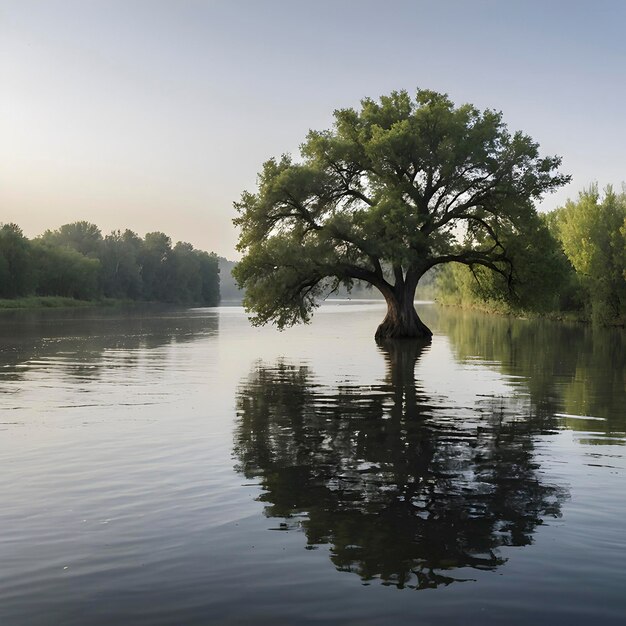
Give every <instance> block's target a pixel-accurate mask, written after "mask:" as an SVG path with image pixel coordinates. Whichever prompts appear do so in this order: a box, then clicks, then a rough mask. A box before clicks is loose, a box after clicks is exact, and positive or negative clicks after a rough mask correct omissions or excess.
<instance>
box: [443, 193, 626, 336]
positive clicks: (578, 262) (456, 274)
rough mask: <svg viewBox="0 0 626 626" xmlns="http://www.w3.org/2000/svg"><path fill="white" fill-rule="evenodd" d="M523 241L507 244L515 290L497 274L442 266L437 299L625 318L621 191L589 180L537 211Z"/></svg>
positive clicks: (625, 204) (625, 228)
mask: <svg viewBox="0 0 626 626" xmlns="http://www.w3.org/2000/svg"><path fill="white" fill-rule="evenodd" d="M540 217H541V220H542V224H541V226H540V228H538V229H537V231H536V233H535V241H534V245H533V246H532V249H531V247H530V246H529V245H528V243H527V242H525V241H523V240H522V239H521V238H520V240H519V244H520V245H519V247H518V248H517V249H516V250H515V256H516V257H517V258H516V260H517V263H516V268H517V275H516V277H515V278H516V281H515V284H516V286H515V288H514V289H513V290H511V289H509V287H510V285H507V284H506V281H505V280H504V279H503V277H502V276H500V275H498V274H495V273H493V272H489V271H486V270H484V268H478V267H476V268H471V267H466V266H460V265H450V266H448V267H446V268H444V270H443V271H441V272H440V274H439V276H438V279H437V286H438V299H439V300H440V301H442V302H444V303H449V304H468V305H475V306H482V307H485V308H488V309H500V310H513V311H514V310H515V309H518V310H519V309H521V308H522V304H521V303H524V308H526V309H533V310H536V311H544V312H577V313H578V314H579V316H580V317H584V318H587V319H591V320H593V321H596V322H599V323H604V324H610V323H615V322H616V321H620V320H621V321H623V320H624V318H625V317H626V189H624V190H622V192H621V193H616V192H615V191H614V190H613V188H612V187H610V186H609V187H607V188H606V189H605V190H604V193H602V194H601V193H600V192H599V191H598V186H597V185H591V186H590V187H589V188H588V189H585V190H583V191H582V192H581V193H580V194H579V195H578V198H577V199H576V200H568V201H567V202H566V203H565V205H564V206H562V207H560V208H557V209H555V210H554V211H551V212H549V213H545V214H542V215H541V216H540Z"/></svg>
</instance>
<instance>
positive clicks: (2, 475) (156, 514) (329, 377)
mask: <svg viewBox="0 0 626 626" xmlns="http://www.w3.org/2000/svg"><path fill="white" fill-rule="evenodd" d="M420 313H421V314H422V313H423V317H424V319H425V321H426V323H427V324H428V325H429V326H430V327H431V328H432V329H433V330H434V331H435V337H434V339H433V342H432V344H430V345H418V344H411V343H407V344H403V346H402V347H397V346H396V347H394V346H391V347H388V348H387V349H381V348H379V347H378V346H376V344H375V343H374V341H373V332H374V330H375V328H376V325H377V324H378V323H379V322H380V320H381V319H382V317H383V315H384V309H383V305H381V304H380V303H356V302H355V301H352V302H337V303H332V304H327V305H324V306H323V307H322V308H321V309H320V310H319V311H318V313H317V314H316V317H315V319H314V321H313V323H312V324H311V325H310V326H304V327H298V328H294V329H290V330H288V331H285V332H283V333H279V332H277V331H275V330H274V329H272V328H262V329H255V328H252V327H250V325H249V324H248V321H247V319H246V317H245V314H244V313H243V311H242V310H241V309H239V308H237V307H222V308H216V309H192V310H173V309H163V310H160V311H155V310H154V309H151V310H145V311H142V310H138V309H134V310H132V311H128V312H119V311H95V310H89V311H70V312H67V313H65V312H59V311H50V312H31V313H28V314H25V313H12V314H9V315H3V316H0V468H1V469H2V471H1V472H0V496H1V497H2V503H3V506H2V508H1V509H0V527H1V528H2V530H3V532H2V535H1V536H0V562H1V563H2V568H0V622H2V623H7V624H56V623H59V624H61V623H62V624H111V623H116V624H206V623H219V624H243V623H246V624H248V623H254V624H277V623H300V624H322V623H324V624H335V623H348V624H350V623H355V624H356V623H358V624H388V623H390V621H393V620H400V619H401V620H405V621H406V620H407V619H411V620H417V619H418V618H419V620H420V621H421V622H423V623H435V622H437V623H444V624H445V623H460V622H465V623H493V624H500V623H503V622H506V623H512V624H523V623H529V622H530V621H533V622H536V623H546V624H547V623H565V622H567V623H570V624H572V623H573V624H576V623H580V624H582V623H585V624H587V623H588V622H589V621H590V620H591V619H592V620H593V621H595V622H598V623H605V624H606V623H616V624H617V623H621V622H622V620H623V615H624V612H625V611H626V600H625V599H624V594H623V590H624V589H625V588H626V572H625V570H624V568H623V562H624V557H626V539H625V538H624V533H623V519H624V516H625V514H626V498H625V496H624V493H625V491H624V479H625V475H626V454H625V451H626V447H624V446H625V444H626V411H625V409H624V407H625V406H626V389H625V381H626V345H625V343H626V338H625V335H624V331H614V330H593V329H592V328H590V327H584V326H567V325H563V324H553V323H547V322H537V321H524V320H511V319H508V318H505V317H495V316H483V315H480V314H475V313H466V312H461V311H458V310H452V309H449V310H446V309H439V308H437V307H435V306H433V305H422V307H421V310H420Z"/></svg>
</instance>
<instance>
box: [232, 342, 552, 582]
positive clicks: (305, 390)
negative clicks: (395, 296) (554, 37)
mask: <svg viewBox="0 0 626 626" xmlns="http://www.w3.org/2000/svg"><path fill="white" fill-rule="evenodd" d="M419 353H420V349H419V348H417V347H416V346H413V347H411V345H410V344H403V346H402V347H399V348H398V347H396V349H395V350H391V351H389V350H388V351H387V353H386V357H387V360H388V365H389V373H388V376H387V379H386V381H385V382H384V383H383V384H381V385H378V386H375V387H366V388H363V387H351V386H348V385H344V386H341V387H338V388H337V389H334V390H329V389H327V388H324V387H322V386H320V385H318V384H317V383H316V382H315V378H314V375H313V373H312V372H311V371H310V370H309V369H308V368H307V367H304V366H299V367H296V366H291V365H288V364H286V363H284V362H279V363H277V364H276V365H275V366H274V367H266V366H259V367H258V368H257V369H256V371H254V372H253V374H251V376H250V377H249V379H247V380H246V381H244V382H243V384H242V386H241V388H240V390H239V393H238V398H237V406H238V414H239V418H240V419H239V423H238V427H237V431H236V435H235V439H236V441H235V451H236V455H237V457H238V460H239V466H238V468H239V470H240V471H242V472H243V473H244V474H245V475H246V476H247V477H252V476H258V477H260V478H261V480H262V485H263V488H264V494H263V496H262V500H263V501H265V502H267V503H268V506H267V508H266V513H267V515H269V516H272V517H284V518H290V517H293V516H303V517H304V518H305V521H303V522H302V527H303V528H304V530H305V532H306V535H307V540H308V544H309V546H313V545H315V544H323V543H330V544H332V550H331V555H332V556H331V558H332V561H333V563H334V564H335V566H336V567H337V568H338V569H340V570H342V571H353V572H355V573H357V574H358V575H359V576H360V577H361V578H362V579H364V580H370V579H374V578H380V579H381V581H382V582H383V584H390V585H396V586H398V587H413V588H426V587H436V586H439V585H441V584H449V583H451V582H454V581H455V580H462V579H463V578H467V574H468V572H467V571H464V572H456V574H455V570H460V569H461V568H475V569H488V570H491V569H495V568H496V567H498V566H499V565H500V564H502V563H503V562H504V560H505V559H504V558H503V557H502V556H501V555H500V553H499V550H498V548H500V547H501V546H508V545H511V546H520V545H526V544H529V543H531V542H532V535H533V532H534V529H535V527H536V526H537V525H538V524H540V523H541V521H542V518H543V517H545V516H558V515H559V514H560V501H561V500H562V498H563V495H564V493H563V492H562V491H561V490H560V489H559V488H557V487H554V486H551V485H547V484H544V483H543V482H542V481H541V480H540V476H539V474H538V472H537V465H536V463H535V461H534V459H533V445H532V435H533V433H534V432H535V428H536V424H535V421H534V419H532V418H528V419H515V418H513V417H512V415H511V414H510V412H509V411H508V410H507V407H506V405H501V406H497V407H486V408H485V410H484V411H483V412H482V413H479V412H469V411H465V412H464V413H463V414H455V413H454V412H452V411H451V410H450V409H445V408H441V407H438V406H437V404H436V402H435V401H434V399H429V398H427V397H426V396H425V394H424V392H423V390H422V389H421V388H420V387H419V386H417V385H416V384H415V382H414V378H413V368H414V365H415V361H416V359H417V358H418V357H419Z"/></svg>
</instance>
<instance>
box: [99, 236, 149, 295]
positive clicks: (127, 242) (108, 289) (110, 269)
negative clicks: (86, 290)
mask: <svg viewBox="0 0 626 626" xmlns="http://www.w3.org/2000/svg"><path fill="white" fill-rule="evenodd" d="M141 245H142V241H141V239H140V238H139V237H138V236H137V234H136V233H134V232H133V231H132V230H129V229H126V230H125V231H124V232H123V233H122V232H121V231H119V230H114V231H112V232H111V234H110V235H107V236H106V237H105V238H104V242H103V245H102V254H101V257H100V261H101V263H102V269H101V283H102V291H103V293H104V295H105V296H107V297H110V298H132V299H138V298H139V296H140V294H141V275H140V271H139V270H140V268H139V254H140V252H141Z"/></svg>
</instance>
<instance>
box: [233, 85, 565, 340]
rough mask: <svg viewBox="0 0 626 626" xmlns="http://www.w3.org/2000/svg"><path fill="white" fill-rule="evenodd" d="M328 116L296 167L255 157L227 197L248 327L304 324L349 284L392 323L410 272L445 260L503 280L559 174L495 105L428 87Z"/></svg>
mask: <svg viewBox="0 0 626 626" xmlns="http://www.w3.org/2000/svg"><path fill="white" fill-rule="evenodd" d="M334 115H335V124H334V127H333V129H332V130H328V131H321V132H318V131H311V132H310V133H309V135H308V136H307V139H306V141H305V143H304V144H303V145H302V147H301V159H300V160H299V161H294V160H293V159H292V158H291V157H290V156H283V157H282V158H280V159H271V160H269V161H267V162H266V163H265V164H264V165H263V169H262V171H261V173H260V175H259V182H258V190H257V192H256V193H248V192H244V193H243V194H242V197H241V201H240V202H238V203H236V205H235V206H236V208H237V210H238V212H239V216H238V217H237V218H236V219H235V220H234V222H235V224H236V225H237V226H239V228H240V238H239V244H238V248H239V250H241V251H242V252H243V253H244V256H243V259H242V261H241V263H239V264H238V266H237V267H236V268H235V271H234V274H235V277H236V279H237V281H238V282H239V284H240V286H242V287H245V289H246V295H245V299H244V303H245V305H246V307H247V308H248V310H249V311H251V312H252V313H253V314H254V317H253V322H255V323H258V324H262V323H266V322H274V323H276V324H277V325H278V326H279V327H284V326H288V325H290V324H294V323H296V322H298V321H307V320H308V319H309V318H310V315H311V312H312V310H313V309H314V307H315V306H316V304H317V301H318V299H319V298H320V297H322V296H324V295H325V294H326V293H328V291H329V289H333V288H335V287H337V286H338V285H339V284H344V285H348V286H350V285H351V284H352V283H353V281H355V280H362V281H364V282H367V283H370V284H372V285H373V286H375V287H376V288H377V289H379V290H380V291H381V293H382V294H383V295H384V296H385V298H386V300H387V303H388V305H389V307H390V313H388V317H389V316H390V315H391V314H393V315H392V317H393V318H394V319H391V318H390V323H392V325H393V323H396V321H397V320H399V319H400V318H402V320H404V322H406V319H405V317H406V316H407V315H408V316H409V317H410V316H411V315H415V311H414V309H413V304H412V303H413V297H414V294H415V289H416V287H417V284H418V282H419V280H420V279H421V277H422V276H423V275H424V274H426V272H428V271H429V270H430V269H431V268H433V267H436V266H438V265H442V264H447V263H451V262H457V263H461V264H464V265H466V266H468V267H470V268H472V269H474V270H475V269H476V268H488V269H489V270H491V271H494V272H496V273H498V274H500V275H501V276H502V277H503V278H504V279H505V280H506V282H507V283H508V284H512V283H514V282H515V280H516V275H515V273H514V271H513V269H514V258H513V257H514V256H515V254H516V251H515V250H514V249H513V248H515V247H518V248H519V247H520V244H518V238H520V237H522V238H523V237H526V236H527V233H528V230H529V225H530V230H531V231H533V232H534V230H533V229H535V210H534V206H533V203H534V201H536V200H538V199H539V198H540V197H541V196H542V195H543V194H544V193H546V192H549V191H552V190H553V189H555V188H557V187H559V186H560V185H562V184H563V183H565V182H566V181H567V180H568V177H566V176H563V175H560V174H556V173H555V170H556V169H557V167H558V166H559V164H560V159H559V158H558V157H541V156H540V155H539V148H538V145H537V144H536V143H535V142H534V141H533V140H532V139H531V138H530V137H528V136H527V135H524V134H523V133H521V132H516V133H510V132H509V131H508V130H507V127H506V125H505V124H504V123H503V121H502V116H501V114H500V113H498V112H495V111H492V110H486V111H479V110H478V109H476V108H475V107H473V106H472V105H469V104H465V105H462V106H459V107H455V106H454V105H453V103H452V102H451V101H450V100H449V98H448V97H447V96H446V95H443V94H439V93H435V92H433V91H428V90H418V91H417V95H416V97H415V99H411V97H410V96H409V95H408V94H407V93H406V92H404V91H402V92H393V93H392V94H391V95H389V96H383V97H382V98H380V101H379V102H375V101H374V100H371V99H365V100H363V101H362V102H361V109H360V110H359V111H356V110H354V109H342V110H338V111H335V114H334ZM521 245H527V244H526V243H524V244H521ZM329 279H330V280H329ZM411 310H412V314H411V313H410V311H411ZM403 316H404V317H403ZM396 318H397V320H396ZM394 320H396V321H394ZM409 321H411V320H409ZM404 322H402V323H404ZM398 323H400V322H398ZM379 330H380V329H379ZM426 330H427V329H426ZM408 334H410V333H407V335H408ZM405 336H406V335H405Z"/></svg>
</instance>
